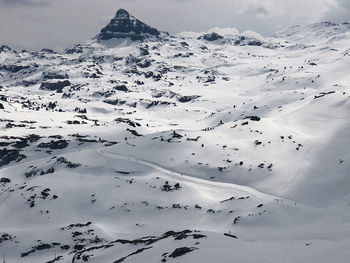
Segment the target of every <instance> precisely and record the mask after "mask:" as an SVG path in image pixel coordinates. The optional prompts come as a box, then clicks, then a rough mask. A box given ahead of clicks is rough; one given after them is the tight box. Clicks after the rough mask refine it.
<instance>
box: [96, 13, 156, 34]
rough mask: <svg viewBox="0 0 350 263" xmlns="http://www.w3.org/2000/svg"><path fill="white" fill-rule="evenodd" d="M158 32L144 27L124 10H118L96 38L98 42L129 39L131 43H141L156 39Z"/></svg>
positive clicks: (143, 24)
mask: <svg viewBox="0 0 350 263" xmlns="http://www.w3.org/2000/svg"><path fill="white" fill-rule="evenodd" d="M159 35H160V33H159V31H158V30H157V29H155V28H153V27H150V26H148V25H146V24H145V23H143V22H141V21H140V20H138V19H136V18H135V17H133V16H132V15H130V14H129V13H128V11H126V10H125V9H119V10H118V11H117V14H116V15H115V17H114V18H113V19H112V20H111V21H110V22H109V24H108V25H107V26H106V27H104V28H103V29H102V30H101V32H100V34H98V35H97V36H96V38H97V39H98V40H109V39H113V38H119V39H120V38H122V39H124V38H125V39H126V38H130V39H131V40H133V41H137V40H140V41H143V40H144V39H146V38H149V37H158V36H159Z"/></svg>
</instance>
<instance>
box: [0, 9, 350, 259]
mask: <svg viewBox="0 0 350 263" xmlns="http://www.w3.org/2000/svg"><path fill="white" fill-rule="evenodd" d="M112 21H114V22H112V24H113V25H115V27H110V28H113V29H111V30H106V31H104V32H107V33H108V34H110V36H111V37H112V38H110V39H105V40H103V39H101V38H99V37H96V38H94V39H92V40H90V41H86V42H85V43H81V44H77V45H75V46H73V47H70V48H68V49H67V50H66V51H65V52H64V53H57V52H55V51H53V50H49V49H43V50H41V51H38V52H30V51H22V52H17V51H14V50H12V49H11V48H10V47H6V46H2V47H0V254H4V256H5V261H6V262H24V263H26V262H28V263H32V262H62V263H68V262H75V263H78V262H98V263H105V262H135V263H136V262H146V263H147V262H149V263H154V262H174V263H176V262H203V263H206V262H213V261H215V262H220V263H221V262H223V263H231V262H236V261H237V262H257V261H259V262H269V263H270V262H276V263H277V262H278V263H280V262H308V263H309V262H347V260H348V258H350V250H349V244H350V233H349V231H350V230H349V229H350V209H349V206H350V177H349V170H350V150H349V149H350V140H349V137H350V118H349V112H350V97H349V95H350V75H349V68H350V48H349V46H350V39H349V30H348V28H347V24H342V25H336V24H331V23H330V24H329V23H320V24H314V25H311V26H306V27H295V28H290V29H288V30H286V31H284V33H281V32H280V33H276V34H275V35H274V36H272V37H266V38H261V37H260V36H258V35H255V34H253V33H251V32H250V33H249V32H245V33H242V34H240V33H238V32H236V31H235V30H228V29H226V30H221V31H220V30H217V29H216V30H214V29H213V30H210V32H207V33H203V34H200V35H196V36H192V37H189V36H184V35H182V36H181V35H178V36H172V35H170V34H167V33H164V32H160V31H158V30H157V32H159V34H157V33H155V35H152V34H151V33H150V32H151V31H149V30H150V28H148V26H147V27H146V25H144V24H141V25H142V26H141V27H139V26H137V25H138V24H139V23H138V22H136V21H138V20H137V19H136V18H133V17H132V16H131V15H129V14H128V13H127V12H126V11H125V10H122V11H118V12H117V16H116V18H114V20H112ZM124 23H125V25H127V27H129V26H131V29H130V28H129V29H130V30H129V31H128V30H124V32H121V31H122V29H121V25H124ZM140 23H142V22H140ZM134 26H135V27H136V28H135V27H134ZM107 27H108V26H107ZM124 28H125V27H124ZM339 28H341V30H339ZM138 29H140V31H139V32H138V31H137V30H138ZM155 30H156V29H155ZM152 32H156V31H152ZM225 32H230V33H229V34H226V33H225ZM212 33H213V34H212ZM120 34H121V35H120ZM133 35H136V39H135V38H134V37H132V36H133ZM137 36H141V37H142V38H138V37H137ZM243 37H244V38H243ZM238 40H239V41H240V42H238ZM250 41H253V42H254V41H260V44H258V42H257V43H253V42H252V43H250Z"/></svg>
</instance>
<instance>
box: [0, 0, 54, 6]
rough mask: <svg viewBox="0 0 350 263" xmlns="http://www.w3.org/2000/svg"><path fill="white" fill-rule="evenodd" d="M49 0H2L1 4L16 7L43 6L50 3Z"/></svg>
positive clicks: (0, 0)
mask: <svg viewBox="0 0 350 263" xmlns="http://www.w3.org/2000/svg"><path fill="white" fill-rule="evenodd" d="M49 4H50V1H49V0H0V6H7V7H15V6H19V5H24V6H42V5H49Z"/></svg>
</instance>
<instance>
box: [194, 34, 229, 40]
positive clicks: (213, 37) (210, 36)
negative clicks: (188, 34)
mask: <svg viewBox="0 0 350 263" xmlns="http://www.w3.org/2000/svg"><path fill="white" fill-rule="evenodd" d="M223 38H224V37H223V36H220V35H219V34H217V33H215V32H212V33H209V34H205V35H202V36H200V37H199V38H198V40H200V39H204V40H207V41H216V40H219V39H223Z"/></svg>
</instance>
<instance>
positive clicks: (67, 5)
mask: <svg viewBox="0 0 350 263" xmlns="http://www.w3.org/2000/svg"><path fill="white" fill-rule="evenodd" d="M119 8H125V9H127V10H128V11H129V12H130V13H131V14H132V15H134V16H135V17H137V18H139V19H140V20H142V21H143V22H145V23H147V24H149V25H152V26H154V27H156V28H158V29H160V30H165V31H168V32H170V33H179V32H181V31H196V32H199V31H207V30H208V29H210V28H213V27H234V28H237V29H238V30H239V31H244V30H253V31H256V32H258V33H260V34H261V35H268V34H271V33H273V32H275V31H277V30H279V29H282V28H284V27H286V26H289V25H292V24H301V25H303V24H309V23H314V22H319V21H325V20H327V21H328V20H330V21H334V22H344V21H350V0H0V45H3V44H6V45H9V46H11V47H13V48H16V49H29V50H32V49H41V48H43V47H48V48H53V49H56V50H62V49H64V48H66V47H67V46H69V45H72V44H75V43H79V42H82V41H85V40H87V39H90V38H92V37H93V36H95V35H96V34H97V33H98V32H99V30H100V29H101V28H102V27H103V26H104V25H106V24H107V23H108V22H109V20H110V19H111V18H113V16H114V15H115V13H116V11H117V10H118V9H119Z"/></svg>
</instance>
